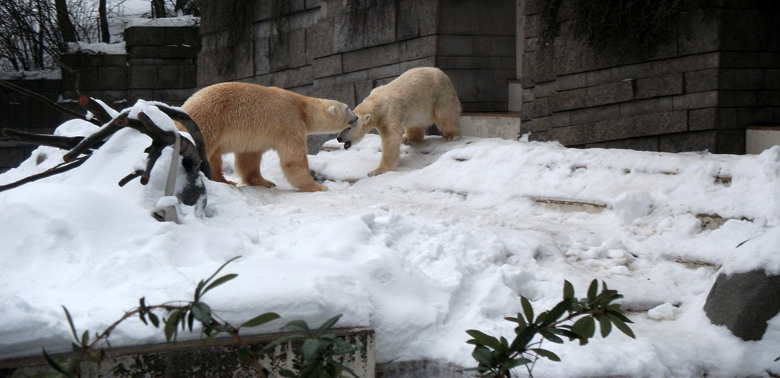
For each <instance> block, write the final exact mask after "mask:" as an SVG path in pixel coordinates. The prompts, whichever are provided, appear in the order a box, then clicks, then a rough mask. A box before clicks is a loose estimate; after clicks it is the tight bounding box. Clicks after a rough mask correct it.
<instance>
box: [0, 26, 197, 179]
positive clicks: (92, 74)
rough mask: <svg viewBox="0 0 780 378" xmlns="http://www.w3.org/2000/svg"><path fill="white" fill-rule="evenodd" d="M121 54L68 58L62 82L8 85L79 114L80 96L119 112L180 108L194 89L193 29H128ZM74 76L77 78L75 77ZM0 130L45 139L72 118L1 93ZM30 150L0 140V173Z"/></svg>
mask: <svg viewBox="0 0 780 378" xmlns="http://www.w3.org/2000/svg"><path fill="white" fill-rule="evenodd" d="M125 45H126V50H127V53H126V54H100V53H90V52H87V51H84V52H80V53H77V54H69V55H65V56H63V57H62V61H63V63H64V64H66V65H67V66H68V67H69V68H71V69H72V70H73V71H74V72H71V71H69V70H63V73H62V79H61V80H12V81H10V82H11V83H13V84H15V85H17V86H20V87H22V88H25V89H28V90H30V91H33V92H35V93H38V94H41V95H43V96H44V97H46V98H48V99H49V100H51V101H54V102H59V104H60V105H62V106H65V107H69V108H71V109H73V110H77V111H79V112H81V111H83V110H82V109H80V108H79V107H78V105H76V100H77V99H78V97H79V95H78V93H77V92H76V88H78V89H79V92H80V93H81V94H83V95H87V96H91V97H93V98H97V99H100V100H103V101H104V102H106V103H107V104H108V105H110V106H112V107H113V108H114V109H117V110H120V109H123V108H125V107H127V106H128V105H132V104H134V103H135V102H136V101H137V100H138V99H144V100H154V101H161V102H165V103H167V104H169V105H175V106H178V105H181V104H182V103H184V101H185V100H186V99H187V98H188V97H189V96H190V95H191V94H192V93H193V91H194V89H195V87H196V75H197V56H198V50H199V49H200V44H199V36H198V27H131V28H128V29H126V30H125ZM76 73H77V74H76ZM0 114H2V120H3V123H2V125H1V127H2V128H9V129H16V130H22V131H28V132H34V133H42V134H50V133H52V132H53V131H54V128H56V127H57V126H59V125H60V124H61V123H63V122H65V121H67V120H69V119H71V118H72V117H71V116H69V115H67V114H65V113H62V112H61V111H59V110H56V109H54V108H49V107H46V106H44V105H42V104H41V103H40V102H39V101H37V100H35V99H32V98H31V97H29V96H25V95H22V94H19V93H17V92H15V91H12V90H9V89H6V88H4V87H0ZM35 148H37V146H35V145H30V144H26V143H20V142H16V141H5V140H0V172H3V171H6V170H8V169H10V168H14V167H17V166H18V165H19V164H20V163H21V162H22V161H24V159H26V158H27V157H28V156H30V153H31V152H32V150H34V149H35Z"/></svg>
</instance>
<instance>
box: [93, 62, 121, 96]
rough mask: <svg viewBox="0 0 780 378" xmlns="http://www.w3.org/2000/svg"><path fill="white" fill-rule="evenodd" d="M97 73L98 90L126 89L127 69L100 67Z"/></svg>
mask: <svg viewBox="0 0 780 378" xmlns="http://www.w3.org/2000/svg"><path fill="white" fill-rule="evenodd" d="M98 72H99V74H98V76H99V78H100V87H101V88H100V89H108V90H122V91H123V90H126V89H127V67H100V68H99V69H98Z"/></svg>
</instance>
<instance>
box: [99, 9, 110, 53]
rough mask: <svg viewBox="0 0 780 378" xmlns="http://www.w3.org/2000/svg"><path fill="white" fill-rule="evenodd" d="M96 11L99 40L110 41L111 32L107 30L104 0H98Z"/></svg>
mask: <svg viewBox="0 0 780 378" xmlns="http://www.w3.org/2000/svg"><path fill="white" fill-rule="evenodd" d="M98 13H99V17H100V42H103V43H111V32H110V31H109V30H108V14H107V13H108V12H106V0H100V5H99V6H98Z"/></svg>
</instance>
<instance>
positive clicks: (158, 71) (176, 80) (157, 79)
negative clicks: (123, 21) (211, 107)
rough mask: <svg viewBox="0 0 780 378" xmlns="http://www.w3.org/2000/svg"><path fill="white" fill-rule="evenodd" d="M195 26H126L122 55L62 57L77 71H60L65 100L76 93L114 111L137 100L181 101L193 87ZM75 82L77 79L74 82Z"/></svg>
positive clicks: (195, 65)
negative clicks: (61, 72) (103, 103)
mask: <svg viewBox="0 0 780 378" xmlns="http://www.w3.org/2000/svg"><path fill="white" fill-rule="evenodd" d="M198 30H199V28H198V27H173V26H171V27H130V28H127V29H125V35H124V38H125V49H126V51H127V53H126V54H116V55H114V54H89V53H78V54H69V55H65V56H64V57H63V58H62V60H63V63H64V64H66V65H67V66H69V67H71V68H72V69H74V70H75V71H76V72H78V77H77V76H76V75H74V74H73V73H72V72H70V71H68V70H63V74H62V79H63V86H64V88H66V89H67V90H66V91H65V92H64V95H65V97H66V98H74V99H75V98H78V95H77V94H76V91H75V90H74V88H77V87H78V89H79V91H80V92H81V94H84V95H88V96H91V97H94V98H99V99H101V100H103V101H104V102H106V103H107V104H109V105H112V106H113V107H114V108H115V109H122V108H124V107H126V106H129V105H132V104H134V103H135V102H136V101H137V100H138V99H144V100H150V101H161V102H165V103H167V104H169V105H176V106H178V105H181V104H182V103H184V101H186V100H187V98H189V96H190V95H191V94H192V93H193V90H194V88H195V87H196V79H197V71H198V66H197V63H198V60H197V59H198V50H199V48H200V44H199V36H198ZM77 80H78V83H77Z"/></svg>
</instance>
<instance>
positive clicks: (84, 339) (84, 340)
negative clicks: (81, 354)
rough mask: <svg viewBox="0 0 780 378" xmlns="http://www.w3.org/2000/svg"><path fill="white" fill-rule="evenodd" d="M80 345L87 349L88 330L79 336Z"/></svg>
mask: <svg viewBox="0 0 780 378" xmlns="http://www.w3.org/2000/svg"><path fill="white" fill-rule="evenodd" d="M81 345H82V346H84V347H87V346H88V345H89V330H86V331H84V333H83V334H82V335H81Z"/></svg>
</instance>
